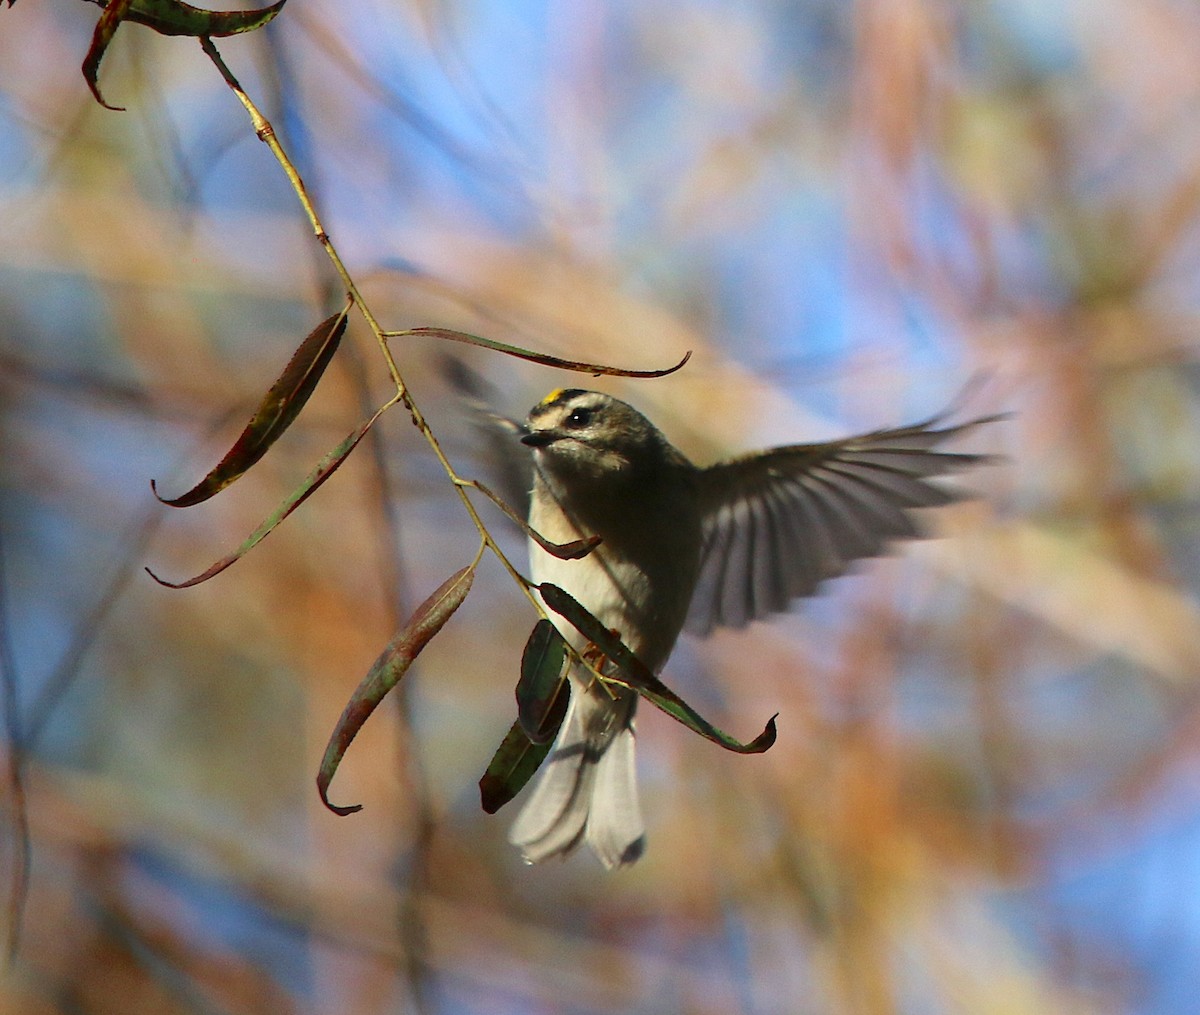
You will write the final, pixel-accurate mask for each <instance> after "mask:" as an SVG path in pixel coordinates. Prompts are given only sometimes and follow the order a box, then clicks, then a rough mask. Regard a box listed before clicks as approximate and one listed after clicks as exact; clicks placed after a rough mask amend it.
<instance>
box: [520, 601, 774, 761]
mask: <svg viewBox="0 0 1200 1015" xmlns="http://www.w3.org/2000/svg"><path fill="white" fill-rule="evenodd" d="M538 592H540V593H541V595H542V601H543V602H544V603H545V604H546V605H547V606H548V607H549V608H550V609H551V610H553V611H554V612H555V613H557V614H559V616H562V617H566V619H567V620H568V621H570V622H571V624H572V626H574V627H575V629H576V630H578V631H579V633H580V634H582V635H583V636H584V637H585V638H587V639H588V641H590V642H591V643H592V644H593V645H595V646H596V647H597V648H598V649H599V650H600V651H601V652H603V653H604V655H605V656H606V657H607V658H608V660H609V662H611V663H612V664H613V665H614V666H615V667H616V668H617V672H616V673H613V674H605V676H606V677H607V678H609V679H611V680H614V681H616V682H617V683H619V684H623V685H625V686H626V687H629V688H632V689H633V690H635V691H637V692H638V694H640V695H641V696H642V697H643V698H645V699H646V700H647V701H649V702H650V703H651V704H653V705H655V706H657V707H658V708H660V709H662V710H663V711H664V712H666V713H667V715H669V716H671V718H673V719H675V720H677V721H679V722H681V723H683V724H684V725H685V726H686V727H688V729H690V730H693V731H694V732H696V733H699V734H700V735H701V736H702V737H705V738H706V739H708V740H711V741H712V742H713V743H714V744H720V746H722V747H724V748H725V749H726V750H727V751H734V752H735V753H737V754H761V753H762V752H763V751H765V750H767V749H768V748H770V746H771V745H772V744H773V743H775V718H776V717H775V716H771V718H770V720H769V721H768V722H767V725H766V728H765V729H764V730H763V731H762V733H760V734H759V735H758V736H757V737H755V738H754V739H753V740H751V741H750V742H749V743H742V742H741V741H740V740H735V739H734V738H733V737H731V736H730V735H729V734H728V733H723V732H722V731H721V730H719V729H717V727H715V726H713V725H712V723H710V722H709V721H708V720H707V719H705V718H703V717H702V716H701V715H700V714H699V713H698V712H696V710H695V709H693V708H692V707H691V705H689V704H688V703H687V702H685V701H684V700H683V699H682V698H680V697H679V696H678V695H677V694H676V693H675V692H674V691H672V690H671V689H670V688H669V687H667V685H666V684H664V683H663V682H662V681H661V680H659V679H658V677H656V676H655V675H654V674H653V673H651V672H650V668H649V667H648V666H647V665H646V664H645V663H643V662H642V661H641V660H640V659H638V657H637V656H635V655H634V654H633V653H632V652H631V651H630V650H629V649H628V648H627V647H626V646H625V645H624V644H623V643H622V642H621V640H620V639H619V638H617V637H616V636H615V635H614V634H613V633H612V632H611V631H609V630H608V628H606V627H605V626H604V625H603V624H601V623H600V621H598V620H597V619H596V618H595V617H593V616H592V615H591V614H590V613H588V611H587V610H585V609H584V608H583V607H582V606H581V605H580V604H579V602H578V601H577V600H576V599H575V598H574V597H572V596H571V595H570V594H569V593H567V592H564V591H563V590H562V589H560V588H559V587H558V586H557V585H551V584H550V583H549V582H543V583H542V584H541V585H539V586H538Z"/></svg>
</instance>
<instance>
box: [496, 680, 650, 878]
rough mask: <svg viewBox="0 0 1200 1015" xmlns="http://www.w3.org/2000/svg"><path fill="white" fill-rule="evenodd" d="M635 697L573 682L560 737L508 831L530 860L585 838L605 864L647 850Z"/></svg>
mask: <svg viewBox="0 0 1200 1015" xmlns="http://www.w3.org/2000/svg"><path fill="white" fill-rule="evenodd" d="M635 702H636V697H635V696H634V695H633V694H632V693H631V694H629V696H628V697H627V698H622V699H620V700H618V701H616V702H614V701H612V700H611V699H605V698H598V697H597V696H593V695H591V694H589V693H588V692H586V691H582V692H581V691H580V690H579V687H578V685H575V684H572V687H571V703H570V706H569V707H568V709H567V715H566V718H565V720H564V721H563V726H562V729H561V730H560V731H559V734H558V739H557V740H556V741H555V744H554V748H553V750H552V751H551V752H550V755H549V756H548V757H547V759H546V762H545V764H544V765H543V769H542V772H541V774H540V775H539V778H538V783H537V785H536V786H535V787H534V790H533V795H532V796H531V797H530V798H529V801H528V802H527V803H526V804H525V806H524V808H523V809H522V810H521V813H520V814H518V815H517V820H516V821H515V822H514V823H513V826H512V829H511V830H510V831H509V835H508V838H509V841H510V842H512V843H513V844H514V845H515V846H517V847H519V848H520V850H521V852H522V854H523V855H524V857H525V859H526V860H528V861H529V862H530V863H539V862H541V861H542V860H546V859H549V858H550V857H552V856H563V857H565V856H567V855H568V854H570V853H571V852H573V851H574V850H575V848H576V847H577V846H578V845H579V844H580V843H581V842H583V841H585V840H586V841H587V843H588V845H589V846H590V847H591V848H592V850H593V851H594V852H595V853H596V855H597V856H598V857H599V858H600V860H601V862H602V863H603V864H604V865H605V866H606V867H610V868H611V867H619V866H621V865H622V864H627V863H633V861H635V860H636V859H637V858H638V857H640V856H641V855H642V849H643V846H644V842H645V825H644V823H643V821H642V813H641V807H640V806H639V804H638V792H637V770H636V765H635V758H634V734H633V706H634V704H635ZM614 726H615V727H616V728H615V729H614Z"/></svg>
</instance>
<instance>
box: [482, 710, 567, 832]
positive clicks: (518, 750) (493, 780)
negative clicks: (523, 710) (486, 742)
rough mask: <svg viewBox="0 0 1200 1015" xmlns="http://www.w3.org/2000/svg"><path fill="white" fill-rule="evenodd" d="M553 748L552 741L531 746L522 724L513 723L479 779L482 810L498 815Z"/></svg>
mask: <svg viewBox="0 0 1200 1015" xmlns="http://www.w3.org/2000/svg"><path fill="white" fill-rule="evenodd" d="M550 747H551V744H550V742H549V741H547V742H546V743H544V744H534V743H530V741H529V737H527V736H526V735H525V731H524V730H523V729H521V723H520V722H519V721H518V722H515V723H513V724H512V728H511V729H510V730H509V731H508V734H507V735H506V736H505V738H504V740H503V741H501V743H500V746H499V747H498V748H496V753H495V754H494V755H492V760H491V762H490V763H489V764H488V767H487V771H486V772H484V773H483V776H482V777H481V778H480V780H479V800H480V803H481V804H482V805H483V809H484V810H485V811H486V812H487V813H488V814H495V813H496V811H498V810H500V808H501V807H503V806H504V805H505V804H506V803H508V802H509V801H510V800H511V799H512V798H513V797H515V796H516V795H517V794H518V793H520V792H521V790H522V789H524V787H525V784H526V783H527V782H528V781H529V780H530V779H532V778H533V773H534V772H536V771H537V770H538V769H539V768H540V767H541V764H542V762H543V761H545V760H546V755H547V754H549V753H550Z"/></svg>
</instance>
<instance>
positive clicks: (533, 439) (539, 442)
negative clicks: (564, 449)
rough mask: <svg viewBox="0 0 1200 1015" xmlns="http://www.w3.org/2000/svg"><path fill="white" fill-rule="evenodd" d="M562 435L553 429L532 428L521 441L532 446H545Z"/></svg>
mask: <svg viewBox="0 0 1200 1015" xmlns="http://www.w3.org/2000/svg"><path fill="white" fill-rule="evenodd" d="M561 436H562V435H561V434H558V433H555V432H554V431H553V430H532V431H530V432H529V433H527V434H526V435H525V436H524V437H522V438H521V443H522V444H524V445H526V446H527V447H531V448H544V447H546V446H547V445H548V444H553V443H554V442H555V441H556V440H558V439H559V438H560V437H561Z"/></svg>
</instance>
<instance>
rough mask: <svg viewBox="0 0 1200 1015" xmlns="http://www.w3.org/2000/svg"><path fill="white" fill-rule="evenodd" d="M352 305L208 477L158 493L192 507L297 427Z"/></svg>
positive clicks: (304, 345)
mask: <svg viewBox="0 0 1200 1015" xmlns="http://www.w3.org/2000/svg"><path fill="white" fill-rule="evenodd" d="M105 13H107V11H106V12H105ZM349 309H350V308H349V306H347V307H346V308H345V309H344V310H342V312H341V313H339V314H334V315H333V316H332V317H329V318H326V319H325V320H324V321H322V322H321V323H320V324H318V325H317V326H316V327H315V328H314V329H313V330H312V331H311V332H309V334H308V337H307V338H305V339H304V341H303V342H301V343H300V348H299V349H297V350H296V352H295V355H293V356H292V358H291V360H290V361H289V362H288V365H287V366H286V367H285V368H284V371H283V373H282V374H280V375H279V379H278V380H276V381H275V383H274V384H272V385H271V388H270V390H269V391H268V392H267V393H266V395H264V396H263V400H262V401H261V402H260V403H259V406H258V409H257V411H255V413H254V415H253V416H252V417H251V419H250V422H249V423H247V424H246V429H244V430H243V431H242V433H241V436H240V437H238V439H237V440H236V441H234V444H233V447H232V448H230V449H229V451H228V453H227V454H226V455H225V457H224V458H222V459H221V461H220V462H218V463H217V464H216V465H215V466H214V467H213V469H212V471H211V472H209V474H208V475H207V476H205V477H204V478H203V479H202V480H200V482H199V483H197V484H196V485H195V486H194V487H192V489H190V490H188V492H187V493H183V494H180V495H179V496H178V497H173V498H171V499H169V500H168V499H167V498H165V497H160V496H159V493H158V486H157V484H156V483H155V482H154V480H151V481H150V489H151V490H153V491H154V496H155V497H158V499H159V500H161V501H162V502H163V503H164V504H170V505H171V507H191V506H192V505H193V504H199V503H201V502H202V501H206V500H208V499H209V498H210V497H212V496H214V495H215V494H218V493H220V492H221V491H222V490H224V489H225V487H227V486H229V484H230V483H232V482H233V481H234V480H236V479H237V478H238V477H239V476H241V475H242V474H243V473H245V471H246V470H247V469H249V468H250V466H252V465H253V464H254V463H255V462H257V461H258V460H259V459H260V458H262V456H263V455H265V454H266V453H267V451H268V449H270V447H271V445H272V444H274V443H275V442H276V441H277V440H278V439H279V438H280V437H281V436H282V435H283V433H284V431H285V430H287V428H288V427H289V426H291V424H292V421H293V420H295V418H296V417H297V416H298V415H299V414H300V410H301V409H303V408H304V405H305V403H306V402H307V401H308V399H309V396H311V395H312V393H313V391H314V390H315V388H316V386H317V382H318V381H319V380H320V379H321V375H322V374H323V373H324V372H325V368H326V367H327V366H329V361H330V360H331V359H332V358H333V354H334V353H335V352H336V351H337V347H338V344H339V343H340V342H341V340H342V335H343V334H345V331H346V313H347V311H348V310H349Z"/></svg>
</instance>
